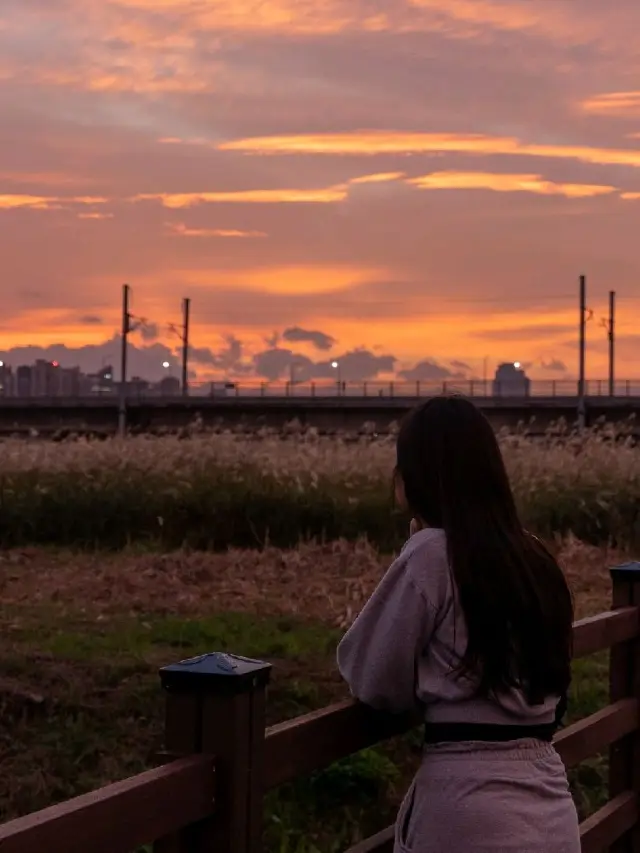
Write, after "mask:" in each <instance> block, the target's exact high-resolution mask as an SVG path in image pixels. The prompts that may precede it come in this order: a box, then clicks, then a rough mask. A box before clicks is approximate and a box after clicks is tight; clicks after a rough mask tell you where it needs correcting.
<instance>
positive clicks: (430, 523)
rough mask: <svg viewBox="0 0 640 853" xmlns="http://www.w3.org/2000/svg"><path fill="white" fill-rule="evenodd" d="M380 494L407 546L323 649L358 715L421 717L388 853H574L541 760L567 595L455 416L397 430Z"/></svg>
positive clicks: (443, 406)
mask: <svg viewBox="0 0 640 853" xmlns="http://www.w3.org/2000/svg"><path fill="white" fill-rule="evenodd" d="M395 478H396V497H397V500H398V502H399V503H400V505H401V506H402V507H403V508H405V509H408V510H410V512H411V514H412V515H413V519H414V520H413V522H412V525H411V531H410V532H411V536H410V538H409V541H408V542H407V543H406V544H405V546H404V547H403V549H402V552H401V553H400V555H399V557H398V558H397V559H396V560H395V562H394V563H393V564H392V565H391V568H390V569H389V570H388V571H387V573H386V575H385V576H384V578H383V579H382V581H381V583H380V584H379V586H378V588H377V589H376V590H375V592H374V593H373V595H372V596H371V598H370V599H369V601H368V602H367V604H366V605H365V607H364V608H363V610H362V612H361V613H360V615H359V616H358V618H357V619H356V620H355V622H354V623H353V625H352V626H351V628H350V629H349V631H348V632H347V633H346V635H345V636H344V638H343V639H342V642H341V643H340V645H339V647H338V665H339V667H340V671H341V673H342V675H343V677H344V678H345V680H346V681H347V683H348V684H349V687H350V688H351V692H352V694H353V695H354V696H355V697H356V698H357V699H359V700H360V701H362V702H364V703H366V704H368V705H371V706H373V707H374V708H378V709H383V710H388V711H392V712H401V711H409V710H412V709H420V712H421V713H422V714H423V716H424V720H425V748H424V754H423V759H422V762H421V766H420V769H419V770H418V773H417V775H416V777H415V778H414V780H413V783H412V784H411V787H410V789H409V791H408V793H407V795H406V796H405V798H404V801H403V803H402V806H401V808H400V812H399V815H398V819H397V822H396V835H395V846H394V853H499V851H511V853H516V851H517V853H543V851H544V853H579V851H580V839H579V832H578V819H577V815H576V810H575V807H574V805H573V801H572V799H571V795H570V792H569V787H568V783H567V777H566V773H565V769H564V765H563V763H562V761H561V759H560V757H559V755H558V754H557V753H556V751H555V749H554V748H553V746H552V745H551V738H552V736H553V733H554V731H555V729H556V727H557V725H558V724H559V720H560V717H561V715H562V712H563V708H564V697H565V695H566V691H567V689H568V687H569V682H570V678H571V639H572V620H573V608H572V601H571V595H570V592H569V589H568V587H567V584H566V581H565V579H564V576H563V574H562V571H561V569H560V568H559V566H558V564H557V562H556V560H555V559H554V558H553V557H552V556H551V554H550V553H549V552H548V551H547V549H546V548H545V547H544V545H543V544H542V543H541V542H540V541H539V540H538V539H536V538H535V537H534V536H532V535H531V534H529V533H527V532H526V531H525V530H524V529H523V527H522V524H521V522H520V520H519V518H518V513H517V510H516V506H515V502H514V498H513V494H512V492H511V488H510V485H509V480H508V477H507V473H506V470H505V466H504V462H503V460H502V456H501V453H500V448H499V446H498V443H497V441H496V438H495V435H494V434H493V430H492V429H491V426H490V425H489V423H488V421H487V420H486V418H485V417H484V416H483V415H482V414H481V413H480V412H479V410H478V409H476V408H475V406H474V405H473V404H472V403H470V402H469V401H468V400H465V399H462V398H456V397H439V398H435V399H432V400H430V401H429V402H427V403H425V404H424V405H422V406H420V407H419V408H417V409H416V410H415V411H413V412H412V413H411V414H410V415H409V416H408V417H407V419H406V420H405V422H404V423H403V425H402V427H401V430H400V434H399V436H398V442H397V466H396V472H395Z"/></svg>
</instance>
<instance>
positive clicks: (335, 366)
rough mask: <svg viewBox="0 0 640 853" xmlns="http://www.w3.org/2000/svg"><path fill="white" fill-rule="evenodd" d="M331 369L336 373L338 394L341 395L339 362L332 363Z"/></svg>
mask: <svg viewBox="0 0 640 853" xmlns="http://www.w3.org/2000/svg"><path fill="white" fill-rule="evenodd" d="M331 367H333V369H334V370H337V371H338V394H341V393H342V379H341V377H340V362H339V361H332V362H331Z"/></svg>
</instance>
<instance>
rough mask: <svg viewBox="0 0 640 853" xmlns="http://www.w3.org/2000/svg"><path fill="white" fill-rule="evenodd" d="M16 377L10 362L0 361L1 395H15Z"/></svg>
mask: <svg viewBox="0 0 640 853" xmlns="http://www.w3.org/2000/svg"><path fill="white" fill-rule="evenodd" d="M14 384H15V377H14V375H13V370H12V369H11V366H10V365H8V364H3V363H2V362H0V397H13V394H14Z"/></svg>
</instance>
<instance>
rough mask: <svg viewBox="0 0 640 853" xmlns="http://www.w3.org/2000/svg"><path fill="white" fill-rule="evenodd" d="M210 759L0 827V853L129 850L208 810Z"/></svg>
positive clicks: (185, 761)
mask: <svg viewBox="0 0 640 853" xmlns="http://www.w3.org/2000/svg"><path fill="white" fill-rule="evenodd" d="M213 785H214V762H213V758H212V757H211V756H204V755H197V756H190V757H188V758H182V759H180V760H179V761H175V762H173V763H172V764H166V765H165V766H164V767H158V768H156V769H154V770H148V771H147V772H146V773H140V774H139V775H138V776H133V777H131V778H130V779H125V780H124V781H122V782H116V783H114V784H113V785H107V786H106V787H104V788H100V789H98V790H97V791H92V792H91V793H89V794H83V795H82V796H80V797H75V798H74V799H73V800H68V801H67V802H65V803H61V804H60V805H57V806H51V807H50V808H46V809H43V810H42V811H39V812H35V813H34V814H31V815H27V816H26V817H22V818H18V819H17V820H13V821H10V822H9V823H5V824H3V825H2V826H0V850H1V851H2V853H44V851H46V853H87V851H88V850H90V851H91V853H113V851H114V850H133V849H135V848H136V847H138V846H140V845H141V844H146V843H148V842H149V841H152V840H153V839H154V838H158V837H159V836H161V835H166V834H167V833H170V832H172V831H173V830H175V829H178V828H179V827H181V826H185V825H186V824H190V823H194V822H195V821H199V820H202V818H205V817H207V816H208V815H210V814H211V813H212V811H213V795H214V787H213Z"/></svg>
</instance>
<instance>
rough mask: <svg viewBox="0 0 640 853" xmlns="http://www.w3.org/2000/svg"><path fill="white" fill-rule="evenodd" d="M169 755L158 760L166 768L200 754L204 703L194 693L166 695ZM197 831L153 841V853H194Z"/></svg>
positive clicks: (178, 832) (185, 829) (186, 830)
mask: <svg viewBox="0 0 640 853" xmlns="http://www.w3.org/2000/svg"><path fill="white" fill-rule="evenodd" d="M165 697H166V698H165V723H164V745H165V752H164V753H161V754H160V755H159V756H158V760H159V761H160V762H162V763H163V764H168V763H170V762H171V761H173V760H176V759H178V758H182V757H184V756H185V755H193V754H197V753H200V752H201V751H202V750H201V741H202V735H201V728H202V727H201V721H200V717H201V713H202V700H201V698H200V697H199V696H197V695H194V694H191V693H170V692H166V693H165ZM192 836H193V828H192V827H189V826H185V827H180V829H178V830H176V831H175V832H171V833H169V834H167V835H163V836H162V837H160V838H155V839H153V853H190V851H191V850H192V849H193V838H192Z"/></svg>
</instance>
